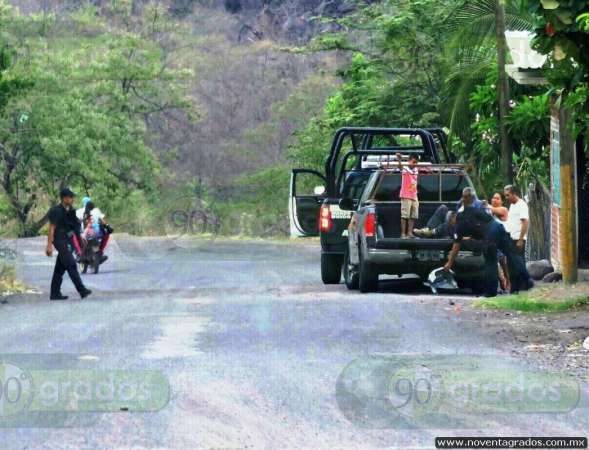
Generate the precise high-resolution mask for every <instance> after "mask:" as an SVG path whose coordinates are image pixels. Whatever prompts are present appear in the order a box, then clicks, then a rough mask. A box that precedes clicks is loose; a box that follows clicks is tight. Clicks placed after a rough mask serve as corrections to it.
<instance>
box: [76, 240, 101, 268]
mask: <svg viewBox="0 0 589 450" xmlns="http://www.w3.org/2000/svg"><path fill="white" fill-rule="evenodd" d="M101 244H102V238H98V237H96V236H91V237H88V239H87V241H86V245H84V247H83V249H82V256H81V258H80V269H81V271H82V273H87V272H88V269H89V268H91V269H92V270H93V271H94V273H95V274H97V273H98V272H99V270H100V264H102V255H101V254H100V245H101Z"/></svg>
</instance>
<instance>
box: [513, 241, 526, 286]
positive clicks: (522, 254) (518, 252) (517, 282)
mask: <svg viewBox="0 0 589 450" xmlns="http://www.w3.org/2000/svg"><path fill="white" fill-rule="evenodd" d="M511 243H512V247H513V257H514V258H517V259H518V260H519V261H520V263H521V264H523V265H524V266H525V265H526V243H525V241H524V245H523V247H522V248H521V249H520V248H518V247H517V245H516V244H517V240H516V239H512V240H511ZM514 270H515V269H514V267H513V266H512V265H510V266H509V276H510V277H511V280H512V282H511V290H512V291H519V290H520V289H523V290H525V289H526V287H527V280H524V279H518V278H517V274H516V273H515V272H514Z"/></svg>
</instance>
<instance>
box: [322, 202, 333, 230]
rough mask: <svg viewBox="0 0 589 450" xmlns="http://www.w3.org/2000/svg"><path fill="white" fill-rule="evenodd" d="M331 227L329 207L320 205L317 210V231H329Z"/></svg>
mask: <svg viewBox="0 0 589 450" xmlns="http://www.w3.org/2000/svg"><path fill="white" fill-rule="evenodd" d="M332 227H333V221H332V220H331V210H330V209H329V205H322V206H321V209H320V210H319V231H322V232H327V231H331V228H332Z"/></svg>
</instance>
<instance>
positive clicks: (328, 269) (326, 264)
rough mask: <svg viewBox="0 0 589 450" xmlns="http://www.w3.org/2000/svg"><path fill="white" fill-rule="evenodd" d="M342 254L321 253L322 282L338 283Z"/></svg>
mask: <svg viewBox="0 0 589 450" xmlns="http://www.w3.org/2000/svg"><path fill="white" fill-rule="evenodd" d="M342 263H343V257H342V255H328V254H325V253H322V254H321V279H322V280H323V284H338V283H339V282H340V280H341V278H342Z"/></svg>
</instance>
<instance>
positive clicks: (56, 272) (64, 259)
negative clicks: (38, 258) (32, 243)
mask: <svg viewBox="0 0 589 450" xmlns="http://www.w3.org/2000/svg"><path fill="white" fill-rule="evenodd" d="M53 245H54V247H55V250H57V259H56V260H55V268H54V269H53V278H52V279H51V296H57V295H60V294H61V283H62V282H63V275H64V273H65V272H67V273H68V275H69V276H70V279H71V280H72V283H74V286H75V287H76V289H77V290H78V292H80V293H81V292H83V291H84V290H85V289H86V287H85V286H84V283H83V282H82V278H81V277H80V273H79V272H78V266H77V264H76V260H75V259H74V255H73V254H72V249H71V247H70V245H69V244H68V243H67V242H65V241H64V242H61V241H59V242H55V243H54V244H53Z"/></svg>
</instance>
